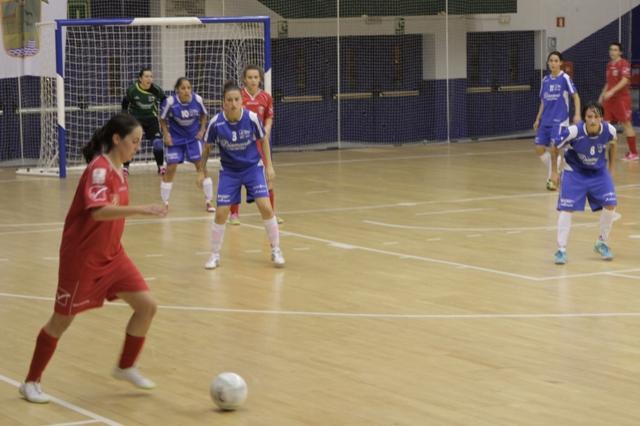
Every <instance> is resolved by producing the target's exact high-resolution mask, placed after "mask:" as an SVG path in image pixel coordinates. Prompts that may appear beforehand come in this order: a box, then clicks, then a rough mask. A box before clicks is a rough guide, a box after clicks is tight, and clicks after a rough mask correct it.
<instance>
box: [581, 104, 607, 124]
mask: <svg viewBox="0 0 640 426" xmlns="http://www.w3.org/2000/svg"><path fill="white" fill-rule="evenodd" d="M590 109H592V110H594V111H595V112H597V113H598V115H599V116H600V117H604V108H603V107H602V105H601V104H600V103H599V102H595V101H591V102H587V103H586V104H585V105H583V106H582V121H584V120H585V118H586V117H587V111H589V110H590Z"/></svg>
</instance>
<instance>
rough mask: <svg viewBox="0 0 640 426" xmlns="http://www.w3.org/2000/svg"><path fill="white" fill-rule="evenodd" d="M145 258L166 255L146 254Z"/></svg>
mask: <svg viewBox="0 0 640 426" xmlns="http://www.w3.org/2000/svg"><path fill="white" fill-rule="evenodd" d="M144 257H164V254H153V253H150V254H145V255H144Z"/></svg>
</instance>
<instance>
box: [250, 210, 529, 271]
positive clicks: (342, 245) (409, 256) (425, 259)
mask: <svg viewBox="0 0 640 426" xmlns="http://www.w3.org/2000/svg"><path fill="white" fill-rule="evenodd" d="M242 226H245V227H248V228H253V229H259V230H262V231H264V227H262V226H258V225H251V224H248V223H247V224H243V225H242ZM280 234H281V235H289V236H292V237H298V238H302V239H305V240H310V241H316V242H320V243H324V244H328V245H330V246H333V247H338V248H344V249H349V250H362V251H366V252H370V253H377V254H385V255H387V256H393V257H397V258H401V259H413V260H420V261H423V262H429V263H436V264H440V265H448V266H456V267H463V268H466V269H473V270H475V271H481V272H488V273H492V274H497V275H504V276H508V277H513V278H520V279H523V280H528V281H537V278H536V277H531V276H529V275H522V274H516V273H513V272H506V271H500V270H497V269H491V268H483V267H481V266H475V265H469V264H465V263H460V262H453V261H449V260H442V259H435V258H432V257H425V256H416V255H413V254H407V253H398V252H394V251H388V250H380V249H376V248H372V247H365V246H360V245H357V244H348V243H343V242H340V241H334V240H328V239H326V238H318V237H314V236H311V235H305V234H299V233H297V232H291V231H280Z"/></svg>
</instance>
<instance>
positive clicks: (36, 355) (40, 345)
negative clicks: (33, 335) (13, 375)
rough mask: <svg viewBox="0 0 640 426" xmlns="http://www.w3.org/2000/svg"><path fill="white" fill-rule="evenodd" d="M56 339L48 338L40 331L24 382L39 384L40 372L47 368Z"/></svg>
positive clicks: (56, 342) (54, 348)
mask: <svg viewBox="0 0 640 426" xmlns="http://www.w3.org/2000/svg"><path fill="white" fill-rule="evenodd" d="M57 345H58V339H56V338H55V337H51V336H49V335H48V334H47V333H46V332H45V331H44V329H42V330H40V334H38V338H37V339H36V348H35V349H34V350H33V358H31V365H30V366H29V374H28V375H27V378H26V379H25V382H39V381H40V377H41V376H42V372H43V371H44V369H45V368H46V367H47V364H48V363H49V360H50V359H51V357H52V356H53V353H54V352H55V351H56V346H57Z"/></svg>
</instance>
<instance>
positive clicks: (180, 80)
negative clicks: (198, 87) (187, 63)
mask: <svg viewBox="0 0 640 426" xmlns="http://www.w3.org/2000/svg"><path fill="white" fill-rule="evenodd" d="M183 81H189V79H188V78H187V77H178V79H177V80H176V84H175V85H174V86H173V89H174V90H175V91H178V87H180V85H181V84H182V82H183ZM189 83H191V82H190V81H189Z"/></svg>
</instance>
